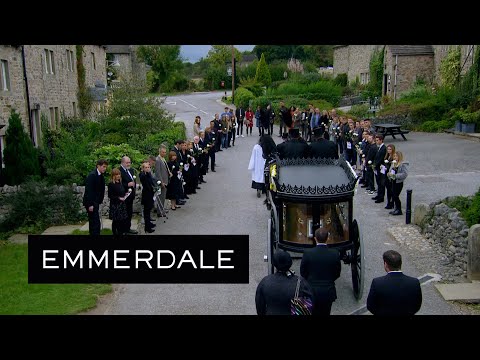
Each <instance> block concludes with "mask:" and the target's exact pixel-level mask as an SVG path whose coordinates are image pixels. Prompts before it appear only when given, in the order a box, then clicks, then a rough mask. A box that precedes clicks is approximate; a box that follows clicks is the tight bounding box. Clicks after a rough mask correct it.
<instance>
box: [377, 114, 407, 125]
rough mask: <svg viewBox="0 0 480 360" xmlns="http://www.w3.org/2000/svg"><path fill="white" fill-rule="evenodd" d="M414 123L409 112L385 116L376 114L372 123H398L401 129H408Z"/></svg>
mask: <svg viewBox="0 0 480 360" xmlns="http://www.w3.org/2000/svg"><path fill="white" fill-rule="evenodd" d="M414 123H415V121H414V119H413V118H412V117H411V116H410V114H407V115H403V114H393V115H385V116H377V117H375V118H373V125H375V124H396V125H400V126H401V127H402V128H403V129H409V128H411V126H412V125H413V124H414Z"/></svg>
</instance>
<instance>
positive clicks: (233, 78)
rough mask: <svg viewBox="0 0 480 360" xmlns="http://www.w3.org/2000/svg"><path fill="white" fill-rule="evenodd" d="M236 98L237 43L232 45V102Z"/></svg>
mask: <svg viewBox="0 0 480 360" xmlns="http://www.w3.org/2000/svg"><path fill="white" fill-rule="evenodd" d="M234 99H235V45H232V103H233V100H234Z"/></svg>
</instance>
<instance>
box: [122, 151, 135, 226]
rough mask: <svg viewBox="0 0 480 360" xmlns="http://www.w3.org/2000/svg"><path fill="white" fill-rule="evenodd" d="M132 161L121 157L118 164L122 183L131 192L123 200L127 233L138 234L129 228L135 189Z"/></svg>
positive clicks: (126, 157)
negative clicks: (125, 208) (126, 216)
mask: <svg viewBox="0 0 480 360" xmlns="http://www.w3.org/2000/svg"><path fill="white" fill-rule="evenodd" d="M131 166H132V161H131V160H130V158H129V157H128V156H124V157H122V163H121V165H120V173H121V174H122V185H123V187H124V188H125V189H126V190H127V191H128V189H132V193H131V194H130V196H129V197H128V198H127V199H126V200H125V205H127V213H128V220H127V221H126V225H125V226H126V227H127V233H129V234H138V231H137V230H133V229H131V227H132V216H133V200H134V199H135V190H136V182H135V179H136V176H135V172H134V171H133V169H132V168H131Z"/></svg>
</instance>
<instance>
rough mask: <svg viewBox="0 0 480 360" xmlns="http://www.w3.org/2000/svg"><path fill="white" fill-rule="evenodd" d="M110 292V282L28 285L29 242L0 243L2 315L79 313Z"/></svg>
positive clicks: (0, 298) (0, 313)
mask: <svg viewBox="0 0 480 360" xmlns="http://www.w3.org/2000/svg"><path fill="white" fill-rule="evenodd" d="M110 291H112V285H110V284H29V283H28V247H27V244H12V243H8V242H7V243H5V242H3V243H0V315H27V314H28V315H35V314H38V315H71V314H76V313H79V312H82V311H86V310H88V309H91V308H93V307H95V305H96V303H97V299H98V297H99V296H101V295H104V294H106V293H109V292H110Z"/></svg>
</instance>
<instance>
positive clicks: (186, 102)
mask: <svg viewBox="0 0 480 360" xmlns="http://www.w3.org/2000/svg"><path fill="white" fill-rule="evenodd" d="M178 100H180V101H183V102H184V103H185V104H187V105H190V106H191V107H193V108H194V109H197V107H196V106H195V105H192V104H190V103H189V102H188V101H185V100H182V99H178Z"/></svg>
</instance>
